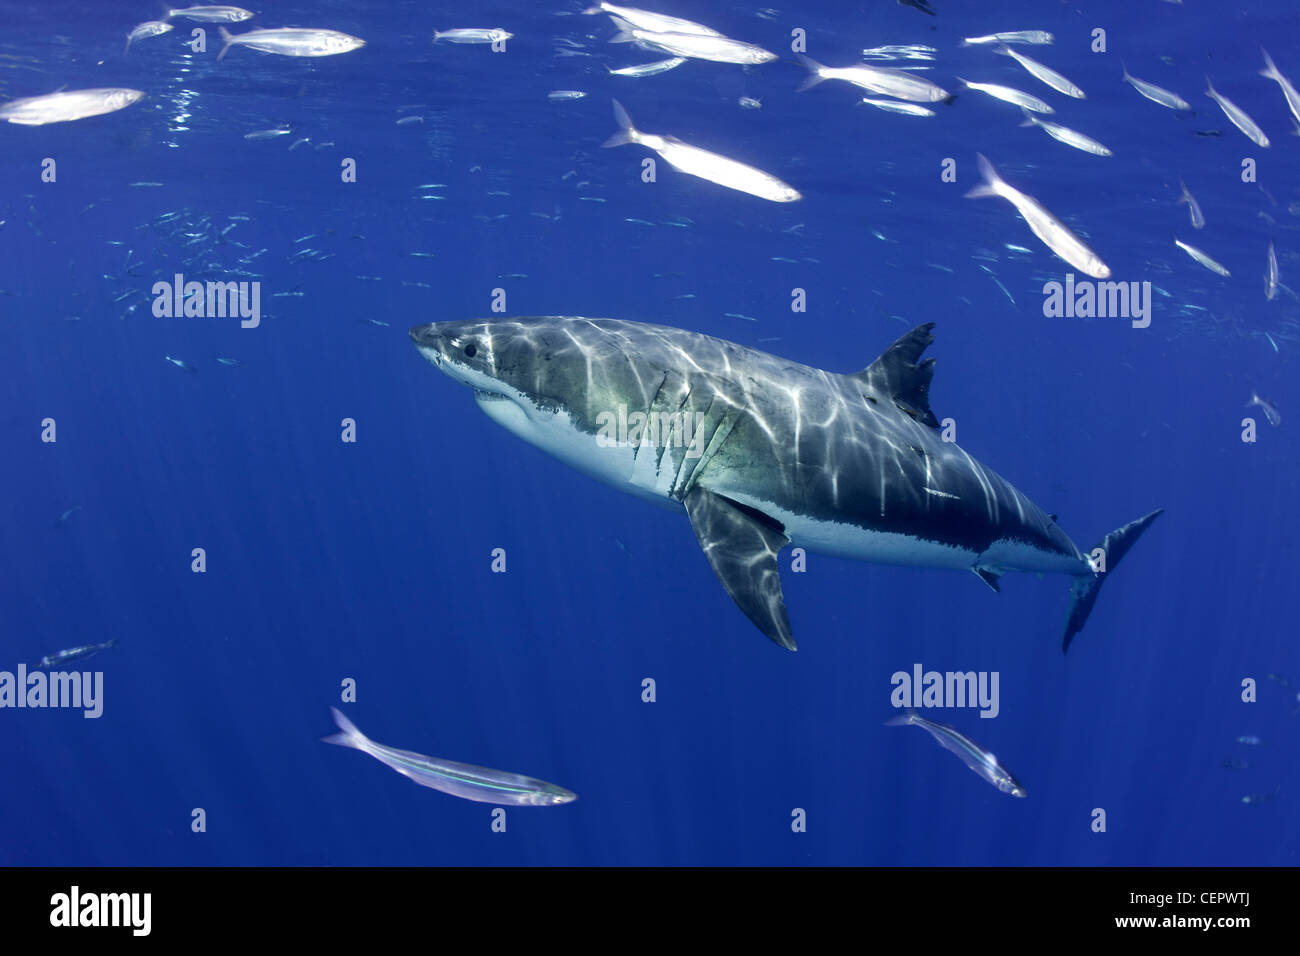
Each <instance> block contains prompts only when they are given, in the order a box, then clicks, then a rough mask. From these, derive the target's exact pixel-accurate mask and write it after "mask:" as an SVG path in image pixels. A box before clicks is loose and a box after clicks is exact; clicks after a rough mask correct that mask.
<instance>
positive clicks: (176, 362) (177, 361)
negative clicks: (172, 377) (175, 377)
mask: <svg viewBox="0 0 1300 956" xmlns="http://www.w3.org/2000/svg"><path fill="white" fill-rule="evenodd" d="M163 358H164V359H166V360H167V361H168V362H171V363H172V364H173V365H175V366H176V367H177V368H182V369H184V370H185V371H187V372H189V373H190V374H191V375H198V374H199V370H198V369H197V368H195V367H194V366H193V365H191V364H190V363H189V362H187V361H185V360H184V359H178V358H172V357H171V356H170V355H164V356H163Z"/></svg>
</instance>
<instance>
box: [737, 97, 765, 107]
mask: <svg viewBox="0 0 1300 956" xmlns="http://www.w3.org/2000/svg"><path fill="white" fill-rule="evenodd" d="M736 102H737V103H738V104H739V105H740V108H741V109H742V110H761V109H762V108H763V101H762V100H756V99H754V98H753V97H752V96H742V97H741V98H740V99H738V100H736Z"/></svg>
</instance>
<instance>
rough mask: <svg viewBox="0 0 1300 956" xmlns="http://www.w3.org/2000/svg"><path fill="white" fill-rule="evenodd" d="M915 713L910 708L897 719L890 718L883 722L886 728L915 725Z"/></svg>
mask: <svg viewBox="0 0 1300 956" xmlns="http://www.w3.org/2000/svg"><path fill="white" fill-rule="evenodd" d="M916 717H917V713H916V711H915V710H913V709H912V708H911V707H908V708H907V709H906V710H904V711H903V712H902V713H901V714H899V715H898V716H897V717H890V718H889V719H888V720H887V721H885V726H886V727H906V726H907V725H908V724H914V723H916Z"/></svg>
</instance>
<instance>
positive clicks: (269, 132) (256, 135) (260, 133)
mask: <svg viewBox="0 0 1300 956" xmlns="http://www.w3.org/2000/svg"><path fill="white" fill-rule="evenodd" d="M292 132H293V130H291V129H258V130H254V131H253V132H251V133H245V134H244V139H259V140H260V139H275V138H276V137H277V136H288V135H289V134H290V133H292Z"/></svg>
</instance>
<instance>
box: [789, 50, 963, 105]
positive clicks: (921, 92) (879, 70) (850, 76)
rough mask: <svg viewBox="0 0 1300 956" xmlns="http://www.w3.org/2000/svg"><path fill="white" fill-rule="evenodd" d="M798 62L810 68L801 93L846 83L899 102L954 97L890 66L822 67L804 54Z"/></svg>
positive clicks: (921, 101)
mask: <svg viewBox="0 0 1300 956" xmlns="http://www.w3.org/2000/svg"><path fill="white" fill-rule="evenodd" d="M799 62H800V63H802V64H803V65H804V66H805V67H806V68H807V69H808V78H807V79H805V80H804V81H803V83H801V84H800V85H799V91H800V92H802V91H804V90H806V89H808V88H809V87H813V86H816V85H817V84H818V83H820V82H822V81H823V80H844V81H845V82H846V83H852V84H853V85H854V86H860V87H862V89H864V90H870V91H871V92H873V93H883V94H884V95H885V96H892V97H893V98H894V99H896V100H911V101H913V102H917V103H938V102H942V101H944V100H947V99H949V97H950V96H951V94H949V92H948V91H947V90H945V89H944V88H943V87H941V86H939V85H938V84H937V83H932V82H930V81H929V80H927V79H925V78H924V77H921V76H917V75H916V74H915V73H909V72H908V71H907V70H895V69H891V68H890V67H887V66H842V67H836V66H822V64H820V63H818V62H817V61H816V60H814V59H812V58H811V57H807V56H803V55H802V54H801V55H800V56H799Z"/></svg>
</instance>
